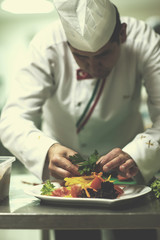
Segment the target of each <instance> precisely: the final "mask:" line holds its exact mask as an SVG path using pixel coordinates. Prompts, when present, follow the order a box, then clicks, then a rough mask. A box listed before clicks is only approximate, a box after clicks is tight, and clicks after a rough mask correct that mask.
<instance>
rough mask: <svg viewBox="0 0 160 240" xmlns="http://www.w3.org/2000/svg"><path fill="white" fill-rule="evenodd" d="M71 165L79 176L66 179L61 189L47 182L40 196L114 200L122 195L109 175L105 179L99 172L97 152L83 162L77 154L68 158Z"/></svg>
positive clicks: (120, 188)
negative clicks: (74, 166)
mask: <svg viewBox="0 0 160 240" xmlns="http://www.w3.org/2000/svg"><path fill="white" fill-rule="evenodd" d="M69 159H70V161H71V162H72V163H73V164H76V165H77V166H78V171H79V173H80V176H75V177H67V178H65V179H64V182H63V183H62V184H61V187H58V188H57V187H55V186H54V184H52V183H51V182H50V181H49V180H48V181H47V182H46V183H45V184H44V185H43V187H42V189H41V194H42V195H47V196H54V197H71V198H75V197H76V198H106V199H115V198H117V197H119V196H120V195H121V194H122V193H123V189H122V187H119V186H117V185H115V184H113V181H111V175H110V176H108V177H105V175H104V174H103V172H101V171H100V170H101V169H100V167H99V164H97V163H96V162H97V160H98V159H99V155H98V152H97V151H96V150H95V152H94V153H93V154H91V155H90V156H89V157H88V160H84V159H83V157H81V155H79V153H77V154H75V155H74V156H70V157H69Z"/></svg>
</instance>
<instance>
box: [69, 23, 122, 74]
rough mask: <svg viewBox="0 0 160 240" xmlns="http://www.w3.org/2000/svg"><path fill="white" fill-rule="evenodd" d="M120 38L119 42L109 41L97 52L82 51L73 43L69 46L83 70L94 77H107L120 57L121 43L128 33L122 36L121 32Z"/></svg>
mask: <svg viewBox="0 0 160 240" xmlns="http://www.w3.org/2000/svg"><path fill="white" fill-rule="evenodd" d="M125 29H126V25H125ZM125 33H126V32H125ZM122 34H124V32H122ZM119 40H120V41H119V42H116V41H114V42H110V41H109V42H108V43H107V44H106V45H105V46H103V47H102V48H101V49H100V50H98V51H97V52H85V51H80V50H78V49H75V48H73V47H72V46H71V45H69V46H70V49H71V51H72V54H73V56H74V58H75V60H76V62H77V64H78V65H79V67H80V68H81V69H82V70H84V71H85V72H87V73H89V74H90V75H91V76H92V77H93V78H106V77H108V75H109V74H110V72H111V71H112V69H113V67H114V66H115V64H116V62H117V60H118V58H119V55H120V47H121V43H123V42H124V41H125V40H126V34H125V38H124V35H123V37H122V36H121V34H120V39H119Z"/></svg>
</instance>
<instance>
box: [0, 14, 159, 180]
mask: <svg viewBox="0 0 160 240" xmlns="http://www.w3.org/2000/svg"><path fill="white" fill-rule="evenodd" d="M122 22H126V23H127V40H126V42H125V43H123V44H121V53H120V57H119V59H118V61H117V63H116V65H115V66H114V68H113V70H112V72H111V73H110V75H109V76H108V77H107V78H106V79H95V78H90V76H87V74H86V79H83V80H80V79H79V78H81V76H82V77H83V76H85V73H84V72H83V71H81V70H80V69H79V66H78V65H77V64H76V62H75V59H74V57H73V55H72V53H71V51H70V48H69V47H68V44H67V39H66V36H65V33H64V31H63V29H62V26H61V25H60V23H57V22H56V23H54V24H51V25H50V26H48V27H47V28H45V29H43V30H42V31H41V32H40V33H38V34H37V35H36V36H35V37H34V39H33V40H32V42H31V44H30V46H29V52H28V56H27V57H26V62H25V65H24V67H23V68H22V69H21V70H20V71H19V73H18V75H17V77H16V79H15V82H14V84H13V89H12V92H11V93H10V96H9V98H8V101H7V103H6V105H5V107H4V109H3V113H2V116H1V123H0V136H1V141H2V143H3V144H4V146H5V147H6V148H8V149H9V150H10V151H11V152H12V153H13V154H14V155H15V156H16V157H17V158H18V159H19V160H20V161H21V162H22V163H23V164H24V165H25V166H26V168H28V169H29V170H30V171H31V172H32V173H33V174H35V175H36V176H37V177H38V178H40V179H41V178H48V177H49V175H48V171H46V169H47V166H46V165H45V164H46V162H45V161H46V155H47V151H48V149H49V148H50V146H51V145H53V144H54V143H57V142H58V143H60V144H62V145H64V146H66V147H69V148H71V149H73V150H75V151H77V152H79V153H80V154H82V155H83V156H85V157H86V156H89V155H90V154H92V153H93V152H94V150H97V151H98V152H99V154H100V155H102V154H106V153H108V152H109V151H110V150H112V149H113V148H117V147H118V148H122V149H123V151H125V152H127V153H128V154H129V155H130V156H131V157H132V158H133V159H134V161H135V162H136V164H137V166H138V168H139V170H140V173H141V174H142V176H143V178H144V180H145V181H146V182H147V181H149V180H150V179H151V178H152V177H153V175H154V174H155V173H156V172H157V171H158V170H159V169H160V146H159V143H160V37H159V35H157V34H155V33H154V31H153V30H151V28H150V27H148V26H147V25H146V24H145V23H144V22H142V21H138V20H136V19H134V18H128V17H125V18H122ZM142 84H144V86H145V87H146V91H147V94H148V102H147V103H148V109H149V113H150V117H151V120H152V122H153V125H152V127H151V128H149V129H147V130H145V131H144V129H143V121H142V117H141V114H140V112H139V107H140V102H141V86H142ZM40 124H41V126H39V125H40Z"/></svg>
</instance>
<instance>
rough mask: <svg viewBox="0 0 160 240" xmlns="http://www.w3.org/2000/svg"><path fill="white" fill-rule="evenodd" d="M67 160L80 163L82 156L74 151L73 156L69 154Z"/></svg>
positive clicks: (82, 160) (82, 159)
mask: <svg viewBox="0 0 160 240" xmlns="http://www.w3.org/2000/svg"><path fill="white" fill-rule="evenodd" d="M69 160H70V161H71V162H72V163H73V164H78V163H81V162H84V161H85V160H84V158H83V157H82V156H81V155H80V154H79V153H76V154H75V155H73V156H69Z"/></svg>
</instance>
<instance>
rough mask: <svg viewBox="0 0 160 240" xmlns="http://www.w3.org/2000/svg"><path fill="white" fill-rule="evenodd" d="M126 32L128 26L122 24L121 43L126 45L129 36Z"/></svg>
mask: <svg viewBox="0 0 160 240" xmlns="http://www.w3.org/2000/svg"><path fill="white" fill-rule="evenodd" d="M126 30H127V24H126V23H122V24H121V30H120V36H119V37H120V42H121V43H124V42H125V41H126V39H127V34H126Z"/></svg>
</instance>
